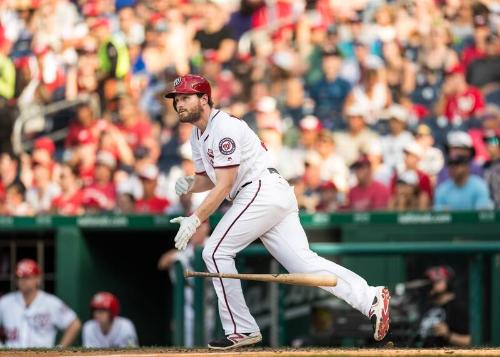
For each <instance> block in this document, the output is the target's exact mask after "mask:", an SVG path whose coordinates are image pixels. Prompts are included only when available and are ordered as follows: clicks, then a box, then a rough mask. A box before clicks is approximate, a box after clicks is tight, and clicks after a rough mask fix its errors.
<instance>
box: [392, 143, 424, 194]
mask: <svg viewBox="0 0 500 357" xmlns="http://www.w3.org/2000/svg"><path fill="white" fill-rule="evenodd" d="M403 153H404V160H403V162H402V163H400V165H398V167H397V170H396V172H395V173H394V176H393V177H392V180H391V190H392V192H394V190H395V188H396V184H397V181H398V177H399V175H401V174H402V173H404V172H406V171H413V172H415V173H416V174H417V177H418V186H419V189H420V195H421V196H425V198H424V197H423V198H422V201H424V200H426V201H427V202H431V201H432V197H433V190H432V183H431V179H430V177H429V176H428V175H427V174H426V173H425V172H423V171H421V170H420V169H419V168H418V165H419V163H420V160H421V158H422V154H423V151H422V147H421V146H420V145H418V144H417V143H416V142H414V141H413V142H410V143H408V144H406V146H405V147H404V149H403Z"/></svg>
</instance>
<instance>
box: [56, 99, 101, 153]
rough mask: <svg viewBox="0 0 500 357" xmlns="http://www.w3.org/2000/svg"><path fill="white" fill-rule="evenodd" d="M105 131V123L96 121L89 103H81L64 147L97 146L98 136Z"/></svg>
mask: <svg viewBox="0 0 500 357" xmlns="http://www.w3.org/2000/svg"><path fill="white" fill-rule="evenodd" d="M105 129H106V123H105V122H104V121H102V120H97V118H96V117H95V115H94V112H93V110H92V107H91V106H90V103H82V104H80V105H79V106H78V108H77V110H76V120H75V121H73V122H72V123H71V124H70V126H69V132H68V136H66V142H65V146H66V148H73V147H75V146H79V145H85V144H93V145H97V142H98V141H99V135H100V133H101V132H102V131H103V130H105Z"/></svg>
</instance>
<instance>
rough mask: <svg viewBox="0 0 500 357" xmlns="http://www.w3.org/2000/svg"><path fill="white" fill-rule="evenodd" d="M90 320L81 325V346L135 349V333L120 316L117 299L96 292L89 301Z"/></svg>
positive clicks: (125, 319) (127, 321)
mask: <svg viewBox="0 0 500 357" xmlns="http://www.w3.org/2000/svg"><path fill="white" fill-rule="evenodd" d="M90 310H91V311H92V317H93V319H92V320H89V321H87V322H85V324H83V333H82V339H83V346H84V347H92V348H108V347H135V346H137V333H136V332H135V327H134V324H133V323H132V321H130V320H129V319H127V318H125V317H121V316H118V315H119V314H120V302H119V301H118V298H117V297H116V296H115V295H113V294H111V293H109V292H105V291H103V292H98V293H97V294H95V295H94V296H93V297H92V300H91V301H90Z"/></svg>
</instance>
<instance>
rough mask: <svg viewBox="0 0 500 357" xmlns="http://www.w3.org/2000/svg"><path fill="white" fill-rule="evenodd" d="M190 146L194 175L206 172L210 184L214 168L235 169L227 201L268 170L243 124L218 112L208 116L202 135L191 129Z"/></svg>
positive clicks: (262, 149) (254, 138)
mask: <svg viewBox="0 0 500 357" xmlns="http://www.w3.org/2000/svg"><path fill="white" fill-rule="evenodd" d="M191 146H192V148H193V161H194V164H195V169H196V173H198V174H200V173H206V174H207V175H208V177H209V178H210V180H211V181H212V182H213V183H214V184H215V183H216V177H215V169H219V168H228V167H235V166H239V169H238V176H237V177H236V180H235V182H234V185H233V187H232V188H231V192H230V193H229V196H228V199H229V200H233V199H234V198H235V196H236V194H237V192H238V190H239V189H240V188H241V186H242V185H244V184H245V183H247V182H251V181H254V180H256V179H258V178H259V177H261V176H262V174H263V173H264V172H267V168H268V167H270V162H271V161H270V157H269V155H268V153H267V150H266V148H265V147H264V145H263V144H262V142H261V141H260V139H259V138H258V137H257V135H256V134H255V133H254V132H253V131H252V130H251V129H250V128H249V127H248V125H247V123H245V122H244V121H243V120H240V119H238V118H235V117H232V116H230V115H229V114H227V113H225V112H223V111H221V110H218V109H213V110H212V112H211V113H210V119H209V120H208V125H207V127H206V128H205V131H204V132H203V133H201V132H200V130H199V129H198V128H196V127H195V128H194V129H193V132H192V134H191Z"/></svg>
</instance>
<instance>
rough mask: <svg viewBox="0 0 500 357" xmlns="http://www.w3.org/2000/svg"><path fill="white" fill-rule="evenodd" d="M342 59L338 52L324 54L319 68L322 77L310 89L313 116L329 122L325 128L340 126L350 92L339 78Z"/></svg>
mask: <svg viewBox="0 0 500 357" xmlns="http://www.w3.org/2000/svg"><path fill="white" fill-rule="evenodd" d="M341 66H342V57H341V54H340V52H338V51H330V52H324V53H323V55H322V61H321V67H322V69H323V77H322V78H321V80H320V81H319V82H317V83H315V84H314V85H313V86H311V88H309V94H310V97H311V98H312V99H313V100H314V102H315V104H316V105H315V114H316V115H317V116H318V117H319V118H320V119H321V121H322V122H325V121H327V122H330V124H328V125H327V127H332V126H335V128H336V129H337V127H338V126H339V125H340V124H339V123H340V122H341V116H342V108H343V106H344V102H345V100H346V98H347V95H348V94H349V92H350V90H351V85H350V84H349V82H347V81H346V80H345V79H343V78H341V77H340V76H339V73H340V68H341ZM332 129H333V127H332Z"/></svg>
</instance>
